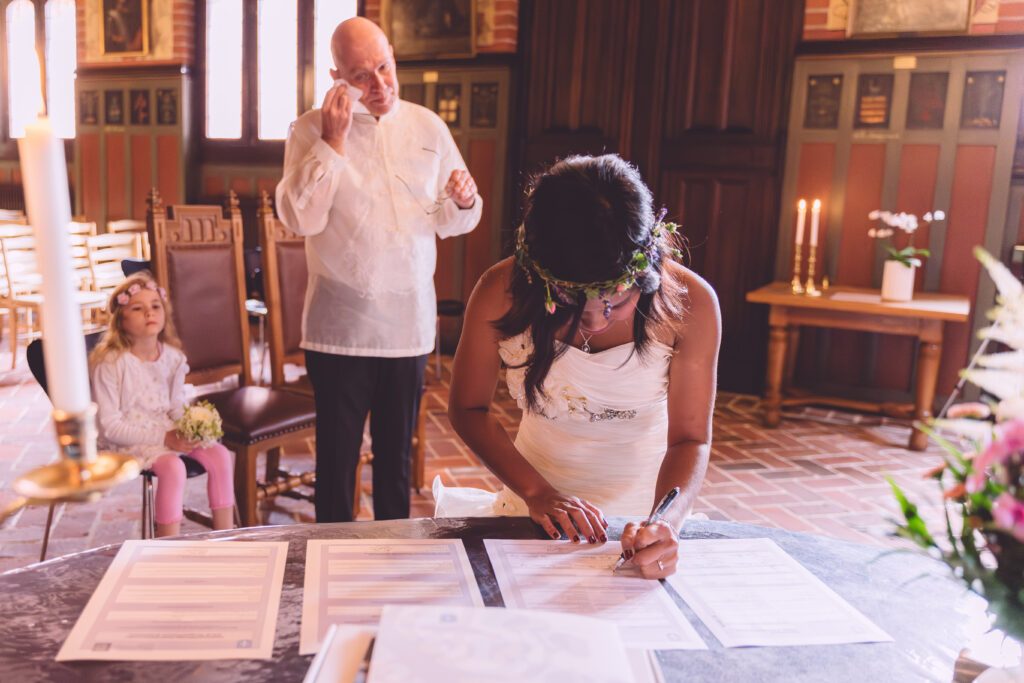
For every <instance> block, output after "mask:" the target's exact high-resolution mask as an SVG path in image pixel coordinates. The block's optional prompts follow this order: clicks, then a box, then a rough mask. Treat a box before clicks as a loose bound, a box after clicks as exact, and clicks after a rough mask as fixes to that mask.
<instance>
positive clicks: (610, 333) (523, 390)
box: [438, 155, 721, 578]
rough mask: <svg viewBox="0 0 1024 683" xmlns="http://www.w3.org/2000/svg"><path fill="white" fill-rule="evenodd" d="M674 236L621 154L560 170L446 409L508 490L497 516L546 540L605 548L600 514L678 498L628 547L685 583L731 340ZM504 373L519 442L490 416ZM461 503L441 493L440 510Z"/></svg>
mask: <svg viewBox="0 0 1024 683" xmlns="http://www.w3.org/2000/svg"><path fill="white" fill-rule="evenodd" d="M675 239H676V226H675V225H673V224H670V223H665V222H663V221H662V220H661V219H660V218H659V216H656V215H655V213H654V208H653V206H652V199H651V193H650V191H649V190H648V189H647V187H646V185H644V183H643V181H642V180H641V179H640V174H639V173H638V172H637V170H636V169H634V168H633V167H632V166H630V165H629V164H627V163H626V162H625V161H623V160H622V159H621V158H619V157H618V156H615V155H605V156H600V157H587V156H576V157H570V158H568V159H565V160H563V161H560V162H558V163H556V164H555V165H554V166H552V167H551V169H550V170H548V172H547V173H545V174H543V175H541V176H540V177H539V178H537V179H536V180H535V181H534V183H533V187H532V188H531V190H530V192H529V194H528V195H527V198H526V207H525V218H524V222H523V225H522V226H520V228H519V232H518V234H517V243H516V253H515V256H514V257H511V258H508V259H505V260H503V261H501V262H499V263H498V264H496V265H495V266H494V267H492V268H491V269H490V270H488V271H487V272H486V273H484V275H483V276H482V277H481V278H480V281H479V282H478V283H477V285H476V288H475V289H474V290H473V294H472V296H471V297H470V300H469V306H468V308H467V311H466V321H465V326H464V328H463V331H462V338H461V341H460V343H459V348H458V352H457V353H456V355H455V365H454V368H453V375H452V386H451V398H450V401H449V409H448V415H449V418H450V419H451V423H452V425H453V426H454V428H455V431H456V432H458V434H459V436H461V437H462V438H463V439H464V440H465V442H466V443H467V444H468V445H469V447H470V448H472V449H473V451H474V452H475V453H476V454H477V455H479V456H480V458H481V459H482V460H483V461H484V463H486V464H487V466H488V467H489V468H490V469H491V470H492V471H493V472H494V473H495V474H496V475H497V476H498V478H500V479H501V481H502V482H503V483H504V485H505V488H504V489H503V490H501V491H499V492H498V493H497V494H496V495H495V496H493V500H488V501H487V502H488V503H490V505H489V507H491V510H489V511H488V512H490V513H492V514H498V515H524V516H525V515H529V516H530V517H531V518H532V519H533V520H534V521H535V522H537V523H538V524H540V525H541V526H543V527H544V529H545V530H546V531H547V533H548V534H550V535H551V537H552V538H559V537H560V531H562V532H564V533H565V534H566V536H568V537H569V538H570V539H572V540H573V541H574V542H579V541H581V540H587V541H589V542H590V543H598V542H604V541H606V540H607V536H606V534H605V529H606V528H607V522H606V521H605V515H613V514H614V515H635V516H644V517H646V516H647V515H648V514H649V513H650V512H651V508H652V507H653V506H654V505H655V503H656V501H658V500H660V498H661V497H662V495H664V494H665V493H666V492H667V491H669V490H670V489H672V488H673V487H675V486H678V487H680V489H681V490H682V495H681V496H680V499H679V500H678V501H677V502H676V504H675V506H674V507H673V508H672V509H671V511H670V512H669V514H667V515H666V516H665V518H664V519H663V520H662V521H660V522H656V523H654V524H652V525H650V526H644V525H643V524H638V523H633V522H631V523H630V524H628V525H627V526H626V528H625V531H624V533H623V535H622V547H623V552H624V553H625V556H626V558H627V559H628V560H629V562H630V563H631V564H633V565H635V566H636V567H638V568H639V569H640V570H641V571H642V573H643V574H644V576H646V577H648V578H660V577H664V576H668V575H670V574H672V573H673V572H674V571H675V568H676V560H677V551H678V547H679V545H678V540H677V539H678V532H679V528H680V525H681V524H682V522H683V521H684V520H685V518H686V515H687V514H688V513H689V510H690V508H691V507H692V505H693V501H694V498H695V497H696V495H697V491H698V490H699V489H700V486H701V482H702V480H703V478H704V473H705V471H706V469H707V462H708V457H709V455H710V449H711V416H712V411H713V407H714V399H715V382H716V368H717V364H718V347H719V341H720V337H721V320H720V314H719V309H718V301H717V298H716V297H715V293H714V291H713V290H712V289H711V287H710V286H709V285H708V283H707V282H705V281H704V280H702V279H701V278H700V277H698V276H697V275H696V274H695V273H693V272H692V271H690V270H688V269H687V268H685V267H684V266H682V265H680V264H679V263H677V262H676V261H675V260H674V259H673V257H675V256H679V252H678V250H677V249H676V242H675ZM502 363H504V364H505V366H506V367H507V373H506V379H507V382H508V388H509V392H510V393H511V395H512V397H513V398H514V399H515V400H516V401H517V402H518V403H519V406H520V407H521V408H522V409H523V417H522V421H521V422H520V424H519V430H518V434H517V436H516V439H515V442H514V443H513V441H512V440H511V439H510V438H509V436H508V434H507V433H506V432H505V429H504V428H503V427H502V425H501V423H500V422H499V420H498V417H497V416H496V415H495V414H494V412H493V411H492V410H491V403H492V399H493V396H494V390H495V386H496V384H497V381H498V377H499V371H500V370H501V366H502ZM462 495H463V493H461V492H460V490H459V489H441V490H439V498H438V506H439V510H441V509H442V508H444V507H445V506H446V505H447V507H448V508H449V510H458V509H459V502H460V496H462ZM465 495H467V496H470V497H471V496H472V495H473V493H472V492H470V491H466V492H465ZM442 499H447V501H448V502H447V503H445V500H442ZM479 499H480V492H477V493H476V499H475V500H477V501H479ZM439 514H443V513H442V512H439ZM455 514H458V513H457V512H456V513H455Z"/></svg>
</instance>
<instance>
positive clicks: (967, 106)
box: [960, 71, 1006, 130]
mask: <svg viewBox="0 0 1024 683" xmlns="http://www.w3.org/2000/svg"><path fill="white" fill-rule="evenodd" d="M1005 86H1006V72H1005V71H968V72H967V74H966V75H965V76H964V99H963V103H962V104H961V107H960V127H961V128H967V129H974V130H996V129H998V128H999V124H1000V122H1001V121H1002V114H1003V89H1004V88H1005Z"/></svg>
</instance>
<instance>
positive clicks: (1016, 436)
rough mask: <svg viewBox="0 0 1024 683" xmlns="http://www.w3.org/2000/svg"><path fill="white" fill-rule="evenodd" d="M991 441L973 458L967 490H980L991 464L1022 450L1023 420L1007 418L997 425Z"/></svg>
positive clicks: (1002, 460)
mask: <svg viewBox="0 0 1024 683" xmlns="http://www.w3.org/2000/svg"><path fill="white" fill-rule="evenodd" d="M995 433H996V435H995V438H994V439H993V440H992V443H990V444H989V445H988V447H987V448H986V449H985V450H984V451H982V452H981V455H979V456H978V457H977V458H975V459H974V472H973V473H972V474H971V476H970V477H968V479H967V490H968V491H970V492H971V493H974V492H976V491H980V490H981V489H982V488H983V487H984V486H985V476H986V472H987V470H988V468H989V467H991V466H992V465H996V464H1000V463H1004V462H1006V460H1007V459H1008V458H1009V457H1010V456H1011V455H1014V454H1015V453H1020V452H1021V451H1024V420H1009V421H1008V422H1003V423H1002V424H1000V425H997V426H996V428H995Z"/></svg>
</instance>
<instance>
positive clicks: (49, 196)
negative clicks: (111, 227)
mask: <svg viewBox="0 0 1024 683" xmlns="http://www.w3.org/2000/svg"><path fill="white" fill-rule="evenodd" d="M18 157H19V159H20V160H21V177H22V182H23V183H24V187H25V207H26V209H27V210H28V219H29V222H30V223H31V224H32V231H33V234H34V235H35V238H36V261H37V266H38V268H39V273H40V274H41V275H42V278H43V283H42V293H43V305H42V326H43V337H44V339H45V342H46V354H45V355H46V378H47V380H48V383H49V391H50V399H51V400H52V401H53V407H54V408H55V409H56V410H63V411H65V412H69V413H78V412H81V411H83V410H85V409H86V408H88V407H89V403H90V401H91V398H90V396H89V370H88V365H87V363H86V358H85V337H84V336H83V332H82V313H81V310H80V309H79V307H78V305H77V303H76V302H75V290H76V289H77V287H76V286H75V282H74V277H73V275H74V271H73V269H72V266H71V245H70V241H69V240H68V224H69V223H70V222H71V201H70V198H69V196H68V174H67V164H66V163H65V161H64V143H63V141H62V140H60V139H58V138H57V136H56V135H54V133H53V128H52V127H51V125H50V121H49V120H48V119H47V118H45V117H42V118H39V119H38V120H36V121H34V122H32V123H29V124H27V125H26V126H25V137H24V138H22V139H20V140H18Z"/></svg>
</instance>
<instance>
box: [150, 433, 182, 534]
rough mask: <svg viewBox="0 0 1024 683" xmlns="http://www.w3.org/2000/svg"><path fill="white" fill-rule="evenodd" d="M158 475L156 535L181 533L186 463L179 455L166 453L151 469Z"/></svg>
mask: <svg viewBox="0 0 1024 683" xmlns="http://www.w3.org/2000/svg"><path fill="white" fill-rule="evenodd" d="M150 469H152V470H153V472H154V474H156V503H155V505H154V507H155V508H156V510H155V511H154V512H155V517H156V535H157V538H160V537H162V536H177V535H178V534H179V533H180V532H181V508H182V504H183V503H184V500H185V463H183V462H182V461H181V458H179V457H178V454H177V453H165V454H163V455H161V456H160V457H159V458H157V459H156V462H154V463H153V465H152V467H151V468H150Z"/></svg>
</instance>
